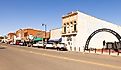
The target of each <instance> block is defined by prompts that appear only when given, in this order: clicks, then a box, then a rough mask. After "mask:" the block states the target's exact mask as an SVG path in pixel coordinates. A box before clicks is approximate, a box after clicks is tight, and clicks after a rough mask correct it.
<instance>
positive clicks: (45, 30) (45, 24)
mask: <svg viewBox="0 0 121 70" xmlns="http://www.w3.org/2000/svg"><path fill="white" fill-rule="evenodd" d="M42 26H45V39H46V30H47V26H46V24H42Z"/></svg>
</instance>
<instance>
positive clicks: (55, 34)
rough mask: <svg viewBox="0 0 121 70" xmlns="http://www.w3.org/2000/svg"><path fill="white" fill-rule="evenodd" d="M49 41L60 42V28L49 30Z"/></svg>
mask: <svg viewBox="0 0 121 70" xmlns="http://www.w3.org/2000/svg"><path fill="white" fill-rule="evenodd" d="M49 41H55V42H61V41H62V28H56V29H52V30H50V39H49Z"/></svg>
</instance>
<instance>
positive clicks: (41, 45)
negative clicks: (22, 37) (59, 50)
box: [32, 42, 44, 48]
mask: <svg viewBox="0 0 121 70" xmlns="http://www.w3.org/2000/svg"><path fill="white" fill-rule="evenodd" d="M32 46H33V47H38V48H40V47H43V46H44V45H43V42H37V43H35V44H33V45H32Z"/></svg>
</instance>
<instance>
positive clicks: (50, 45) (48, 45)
mask: <svg viewBox="0 0 121 70" xmlns="http://www.w3.org/2000/svg"><path fill="white" fill-rule="evenodd" d="M45 48H54V46H53V43H52V42H48V43H46V44H45Z"/></svg>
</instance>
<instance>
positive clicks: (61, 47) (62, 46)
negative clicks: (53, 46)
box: [57, 43, 67, 50]
mask: <svg viewBox="0 0 121 70" xmlns="http://www.w3.org/2000/svg"><path fill="white" fill-rule="evenodd" d="M57 50H67V48H66V45H65V43H58V44H57Z"/></svg>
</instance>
